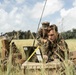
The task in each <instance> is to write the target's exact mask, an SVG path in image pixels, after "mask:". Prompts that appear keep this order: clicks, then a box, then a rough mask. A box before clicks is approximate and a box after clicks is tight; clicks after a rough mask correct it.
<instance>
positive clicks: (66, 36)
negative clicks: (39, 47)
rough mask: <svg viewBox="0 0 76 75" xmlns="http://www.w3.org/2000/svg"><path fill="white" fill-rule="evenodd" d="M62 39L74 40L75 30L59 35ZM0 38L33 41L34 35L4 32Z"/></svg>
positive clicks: (32, 33)
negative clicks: (6, 37)
mask: <svg viewBox="0 0 76 75" xmlns="http://www.w3.org/2000/svg"><path fill="white" fill-rule="evenodd" d="M60 34H61V35H62V36H63V38H64V39H76V29H72V30H68V31H65V32H61V33H60ZM0 36H8V37H11V38H13V39H34V38H36V33H35V32H31V31H30V30H28V31H21V30H19V31H15V30H13V31H12V32H6V33H5V34H1V35H0Z"/></svg>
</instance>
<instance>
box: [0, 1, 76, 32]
mask: <svg viewBox="0 0 76 75" xmlns="http://www.w3.org/2000/svg"><path fill="white" fill-rule="evenodd" d="M44 3H45V0H0V33H1V32H3V33H5V32H9V31H13V30H16V31H17V30H22V31H27V30H31V31H32V32H36V31H37V27H38V23H39V20H40V16H41V13H42V9H43V6H44ZM44 21H49V22H50V24H56V25H57V26H58V28H59V31H66V30H70V29H72V28H76V0H47V4H46V8H45V11H44V14H43V17H42V20H41V23H42V22H44ZM40 26H41V24H40Z"/></svg>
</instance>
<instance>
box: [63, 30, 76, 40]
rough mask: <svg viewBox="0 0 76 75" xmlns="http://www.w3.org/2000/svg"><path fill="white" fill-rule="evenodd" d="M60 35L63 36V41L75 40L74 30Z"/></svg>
mask: <svg viewBox="0 0 76 75" xmlns="http://www.w3.org/2000/svg"><path fill="white" fill-rule="evenodd" d="M61 35H62V36H63V38H64V39H76V29H72V30H68V31H66V32H62V33H61Z"/></svg>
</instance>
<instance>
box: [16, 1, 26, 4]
mask: <svg viewBox="0 0 76 75" xmlns="http://www.w3.org/2000/svg"><path fill="white" fill-rule="evenodd" d="M24 1H25V0H16V2H17V3H19V4H20V3H23V2H24Z"/></svg>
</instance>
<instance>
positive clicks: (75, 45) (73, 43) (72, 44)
mask: <svg viewBox="0 0 76 75" xmlns="http://www.w3.org/2000/svg"><path fill="white" fill-rule="evenodd" d="M65 41H66V42H67V44H68V47H69V49H70V51H75V50H76V39H69V40H65Z"/></svg>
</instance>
